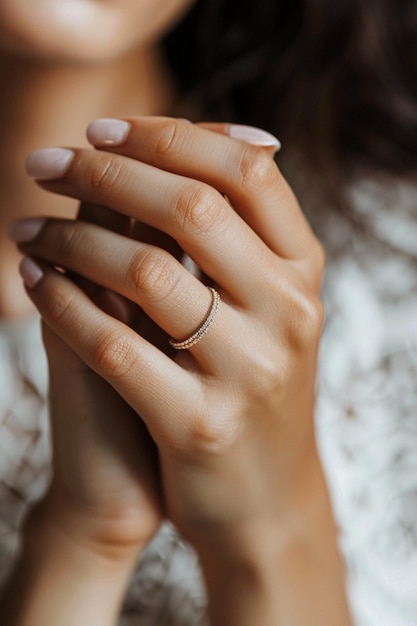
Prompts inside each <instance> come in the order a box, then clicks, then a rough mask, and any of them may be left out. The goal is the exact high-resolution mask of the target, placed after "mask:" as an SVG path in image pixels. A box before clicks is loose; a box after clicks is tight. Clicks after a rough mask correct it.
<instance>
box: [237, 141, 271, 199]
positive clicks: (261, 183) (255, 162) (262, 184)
mask: <svg viewBox="0 0 417 626" xmlns="http://www.w3.org/2000/svg"><path fill="white" fill-rule="evenodd" d="M239 179H240V180H239V185H240V186H241V188H242V189H244V190H245V191H246V192H249V193H253V192H257V191H259V189H262V188H266V187H269V186H270V185H271V184H272V183H274V184H276V179H277V168H276V166H275V164H274V161H273V160H272V159H271V157H270V156H269V155H268V154H266V152H265V150H264V149H263V148H255V147H254V146H248V147H246V148H245V149H244V152H243V155H242V158H241V161H240V165H239Z"/></svg>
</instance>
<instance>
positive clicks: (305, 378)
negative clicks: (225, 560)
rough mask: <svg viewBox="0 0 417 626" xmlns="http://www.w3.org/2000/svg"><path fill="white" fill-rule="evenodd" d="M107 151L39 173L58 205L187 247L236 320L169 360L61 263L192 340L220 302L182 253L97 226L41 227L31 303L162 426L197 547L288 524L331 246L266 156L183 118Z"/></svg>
mask: <svg viewBox="0 0 417 626" xmlns="http://www.w3.org/2000/svg"><path fill="white" fill-rule="evenodd" d="M224 129H225V132H226V129H227V127H226V126H225V127H224ZM95 130H96V131H97V126H96V129H95V128H94V126H93V127H92V130H91V129H90V138H94V137H92V135H93V134H94V132H95ZM216 130H219V129H218V128H217V127H216ZM101 131H102V129H101ZM95 140H96V144H100V147H103V146H106V151H105V152H104V151H89V150H74V151H73V152H72V153H62V152H59V151H58V152H55V153H44V152H42V153H37V154H35V155H32V157H31V158H30V160H29V164H28V166H29V169H30V168H31V170H32V173H33V174H34V175H35V176H36V177H37V178H38V179H42V178H45V177H46V178H48V180H43V182H42V185H43V186H44V187H45V188H47V189H49V190H51V191H55V192H57V193H62V194H66V195H71V196H74V197H77V198H80V199H81V200H83V201H87V202H90V203H94V204H99V205H105V206H107V207H110V208H111V209H113V210H115V211H118V212H119V213H121V214H123V215H127V216H129V217H130V218H133V220H135V221H137V222H139V223H144V224H145V225H146V226H147V227H152V228H154V229H158V230H160V231H162V232H163V233H165V234H166V235H168V236H169V237H171V238H172V239H174V240H175V241H176V242H177V243H178V244H179V246H180V247H181V249H182V250H184V252H185V253H187V254H188V255H189V256H190V257H191V258H192V259H193V260H194V261H195V262H196V263H197V264H198V266H199V267H200V268H201V270H202V272H203V273H204V275H206V276H207V277H208V279H209V280H210V281H211V282H212V283H213V284H214V285H215V286H216V288H217V289H218V291H219V293H220V294H221V298H222V302H221V306H220V310H219V313H218V315H217V317H216V319H215V321H214V323H213V325H212V326H211V328H210V329H209V332H208V333H207V335H206V336H205V337H204V339H203V340H201V342H199V343H197V345H195V346H193V347H192V348H190V350H189V351H187V352H180V353H178V354H177V355H176V358H175V359H174V360H172V359H171V358H169V356H167V355H166V354H164V353H163V352H162V351H161V350H159V349H158V348H156V347H155V346H154V345H152V343H150V342H149V341H147V340H146V339H145V338H144V337H142V336H141V335H140V334H138V333H137V332H135V331H134V330H133V329H132V328H130V327H129V326H128V325H125V324H123V323H122V322H120V321H119V320H117V319H114V318H113V317H111V316H109V315H108V314H106V313H105V312H103V311H102V310H101V309H100V308H99V307H97V306H96V305H95V304H94V303H93V302H92V301H91V300H90V299H89V298H88V297H87V296H86V295H85V294H84V293H83V291H82V290H81V289H79V288H78V287H77V285H75V284H74V282H72V281H71V280H69V279H68V278H66V277H65V276H64V275H63V274H62V273H60V272H58V271H56V270H54V269H53V268H52V267H50V266H49V265H47V264H46V263H45V262H47V263H48V264H52V265H57V266H59V267H63V268H65V269H67V270H70V271H71V272H75V273H76V274H79V275H81V276H83V277H85V278H86V279H88V280H90V281H93V282H94V283H98V284H100V285H102V286H103V287H105V288H107V289H110V290H112V291H114V292H117V293H119V294H121V295H122V296H123V297H125V298H127V299H129V300H131V301H133V302H135V303H136V304H137V305H138V307H140V308H141V309H142V310H143V311H144V312H145V313H146V314H147V315H148V316H149V317H150V318H151V319H152V320H153V321H154V322H155V323H156V324H157V325H158V326H160V327H161V328H162V329H163V330H164V331H165V332H166V333H167V334H168V335H170V336H172V337H175V338H178V339H182V338H184V337H186V336H188V335H189V334H191V333H192V332H193V331H194V330H195V329H196V328H197V327H198V326H199V325H200V324H201V322H202V320H203V319H204V317H205V316H206V314H207V311H208V309H209V307H210V302H211V295H210V292H209V291H208V290H207V288H206V287H205V286H204V285H203V284H202V283H201V282H200V281H199V280H198V279H197V278H196V277H194V276H193V275H191V274H190V273H189V272H188V271H187V270H186V269H184V268H183V267H182V265H181V264H180V263H179V262H178V261H177V260H176V259H175V258H174V256H172V255H170V254H169V253H167V252H166V250H164V249H161V248H159V247H157V246H155V245H151V244H149V243H143V242H141V241H137V240H134V239H131V238H128V237H126V236H123V235H121V234H118V233H114V232H111V231H110V230H108V229H105V228H101V227H99V226H96V225H92V224H89V223H86V222H82V221H68V220H46V221H45V222H40V223H39V224H38V228H39V232H38V234H37V236H36V237H35V238H34V239H33V240H32V241H30V242H26V243H23V242H21V249H22V251H24V252H25V253H26V254H27V255H30V256H31V257H35V258H38V259H42V262H41V264H40V267H41V271H42V274H41V273H40V272H39V275H36V276H35V274H36V270H34V269H33V265H32V263H33V261H25V262H24V264H23V272H24V273H25V276H26V283H27V286H28V288H29V294H30V296H31V298H32V299H33V301H34V303H35V305H36V306H37V307H38V309H39V311H40V313H41V315H42V316H43V319H44V321H45V323H46V324H47V326H48V327H49V328H51V329H52V331H53V332H54V333H56V334H57V336H59V337H60V338H61V339H62V340H63V341H64V342H66V343H67V344H68V345H69V346H71V348H72V349H73V350H74V351H75V352H76V353H77V354H78V355H79V356H80V357H81V358H82V360H83V361H84V362H85V363H86V364H87V365H88V367H90V368H91V369H92V370H93V371H95V372H96V373H97V374H98V375H99V376H100V377H102V378H103V379H104V380H106V381H107V382H108V383H109V384H110V385H111V386H112V387H113V388H114V389H115V390H116V391H117V393H118V394H120V395H121V397H123V398H124V400H125V401H126V402H127V403H128V404H129V406H131V407H132V408H133V409H134V411H135V412H136V413H137V414H138V415H140V416H141V418H142V419H143V421H144V422H145V424H146V426H147V428H148V430H149V432H150V434H151V436H152V438H153V440H154V441H155V442H156V444H157V446H158V449H159V455H160V463H161V471H162V475H163V482H164V496H165V499H166V506H167V508H168V511H169V514H170V516H171V518H172V519H173V521H174V522H175V523H176V524H177V525H178V526H179V528H180V529H181V530H182V531H183V532H184V534H185V535H186V536H187V537H188V538H190V539H191V540H192V541H194V542H196V543H198V542H199V540H200V539H205V538H207V536H210V534H211V533H215V535H216V536H217V537H219V536H220V535H224V536H227V537H228V536H238V535H236V533H237V531H239V529H242V528H248V527H252V526H253V525H259V524H262V525H265V527H273V526H275V525H276V524H278V525H282V524H285V523H286V521H287V520H288V519H290V518H291V516H292V515H293V513H294V511H295V510H296V508H297V506H298V502H299V501H301V500H302V499H304V498H306V497H307V498H308V492H309V491H310V490H311V488H312V486H311V485H310V484H309V483H310V482H311V480H312V478H311V472H309V467H310V465H314V463H315V456H316V454H315V444H314V426H313V419H312V416H313V406H314V387H315V375H316V356H317V347H318V342H319V337H320V332H321V327H322V318H323V315H322V307H321V304H320V300H319V297H318V290H319V286H320V281H321V275H322V271H323V253H322V250H321V247H320V245H319V243H318V242H317V240H316V238H315V237H314V235H313V234H312V232H311V231H310V229H309V227H308V225H307V223H306V221H305V219H304V217H303V215H302V212H301V210H300V208H299V206H298V204H297V202H296V200H295V198H294V196H293V194H292V192H291V191H290V189H289V188H288V186H287V184H286V183H285V181H284V179H283V177H282V176H281V174H280V172H279V170H278V168H277V167H276V165H275V163H274V162H273V160H272V159H271V158H270V156H269V155H267V154H266V153H265V151H264V150H263V149H261V148H259V147H254V146H251V145H248V144H247V143H245V142H242V141H238V140H235V139H231V138H230V137H227V136H225V135H222V134H219V133H214V132H212V131H211V130H209V129H207V128H202V127H198V126H195V125H192V124H189V123H186V122H184V121H175V120H173V119H166V118H143V119H141V118H139V119H132V120H130V126H129V129H128V132H127V133H126V137H125V139H124V140H123V141H122V142H121V143H119V144H118V145H114V144H113V145H111V144H110V143H109V144H107V143H106V139H105V137H104V136H103V133H102V134H101V141H100V142H99V141H98V140H97V136H96V137H95ZM63 155H64V157H65V159H64V160H65V163H64V162H63V160H62V156H63ZM51 156H52V157H54V163H55V164H56V163H57V157H59V158H61V169H62V166H63V165H64V166H65V167H64V171H61V173H59V172H58V171H55V173H54V172H53V170H52V169H51V167H53V166H54V163H52V162H50V161H48V159H49V160H50V159H51ZM59 158H58V160H59ZM54 176H55V178H54ZM225 196H226V197H227V199H225ZM32 224H33V223H32ZM34 277H35V278H36V279H38V280H35V279H34ZM40 278H41V279H40ZM39 279H40V280H39ZM219 533H220V535H219Z"/></svg>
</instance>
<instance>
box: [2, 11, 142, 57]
mask: <svg viewBox="0 0 417 626" xmlns="http://www.w3.org/2000/svg"><path fill="white" fill-rule="evenodd" d="M29 4H30V6H29ZM9 5H10V6H9ZM119 17H120V16H119V15H118V14H117V12H115V11H112V10H110V9H109V8H108V7H106V6H105V5H99V4H98V3H97V2H92V1H91V0H63V1H58V0H32V1H31V2H30V3H28V2H27V0H25V1H24V2H23V1H22V0H17V1H14V0H1V6H0V54H1V53H2V52H3V53H5V54H12V55H16V56H19V57H23V58H28V59H31V60H34V61H36V60H48V61H54V62H63V63H66V62H74V63H80V62H81V63H95V62H102V61H108V60H111V59H113V58H115V57H117V56H119V55H121V54H123V53H124V52H126V51H127V49H128V48H129V44H131V43H132V42H129V41H126V37H124V33H123V28H122V26H123V24H121V23H120V19H118V18H119Z"/></svg>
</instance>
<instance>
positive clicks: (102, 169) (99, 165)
mask: <svg viewBox="0 0 417 626" xmlns="http://www.w3.org/2000/svg"><path fill="white" fill-rule="evenodd" d="M122 174H123V167H122V161H121V160H120V159H119V158H117V156H116V155H112V154H99V153H97V156H96V158H95V159H94V161H93V163H92V164H91V165H90V169H89V171H88V184H89V186H90V187H91V188H92V189H96V190H99V191H107V190H109V189H112V190H115V189H116V190H117V189H118V188H119V187H121V186H122V185H123V180H122V178H123V176H122Z"/></svg>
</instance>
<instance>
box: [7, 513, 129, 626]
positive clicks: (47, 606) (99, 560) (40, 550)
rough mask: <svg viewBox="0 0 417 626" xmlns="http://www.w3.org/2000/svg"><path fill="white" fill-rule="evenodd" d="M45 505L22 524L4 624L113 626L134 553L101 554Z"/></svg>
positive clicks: (9, 582) (106, 551)
mask: <svg viewBox="0 0 417 626" xmlns="http://www.w3.org/2000/svg"><path fill="white" fill-rule="evenodd" d="M47 504H49V503H45V502H42V503H39V504H38V505H35V507H34V508H33V509H32V510H31V512H30V513H29V515H28V516H27V518H26V520H25V522H24V524H23V529H22V531H23V532H22V545H21V550H20V554H19V557H18V559H17V562H16V564H15V567H14V570H13V572H12V574H11V577H10V579H9V581H8V583H7V586H6V589H5V590H4V593H3V596H2V598H1V600H0V613H1V614H2V617H4V620H5V622H4V623H6V622H7V624H9V625H10V626H37V625H38V624H54V625H55V626H72V625H73V624H87V623H89V624H100V625H101V626H114V624H115V623H116V621H117V618H118V615H119V612H120V608H121V605H122V602H123V598H124V595H125V592H126V588H127V585H128V582H129V578H130V576H131V574H132V571H133V569H134V566H135V563H136V560H137V554H135V553H133V552H132V551H130V552H126V551H125V552H124V553H123V554H122V552H121V551H120V550H118V551H109V550H102V549H101V546H99V547H97V546H96V545H94V544H92V543H91V542H89V541H86V540H85V538H84V536H83V535H80V534H76V533H75V534H74V533H73V532H72V531H71V530H68V528H67V527H66V526H65V525H64V526H63V525H62V524H61V522H60V521H59V520H57V518H56V517H55V516H54V515H53V514H51V510H50V509H49V508H48V506H47ZM2 623H3V622H2Z"/></svg>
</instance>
